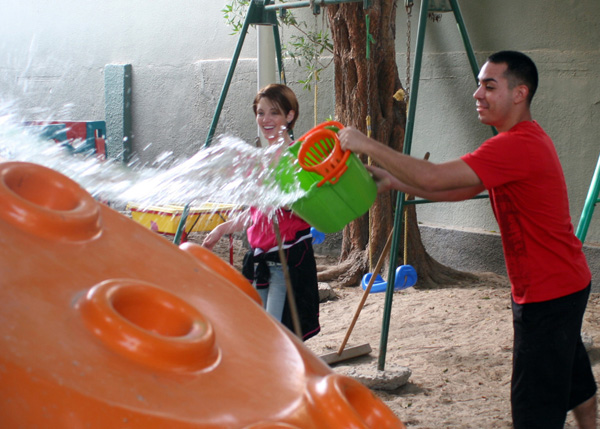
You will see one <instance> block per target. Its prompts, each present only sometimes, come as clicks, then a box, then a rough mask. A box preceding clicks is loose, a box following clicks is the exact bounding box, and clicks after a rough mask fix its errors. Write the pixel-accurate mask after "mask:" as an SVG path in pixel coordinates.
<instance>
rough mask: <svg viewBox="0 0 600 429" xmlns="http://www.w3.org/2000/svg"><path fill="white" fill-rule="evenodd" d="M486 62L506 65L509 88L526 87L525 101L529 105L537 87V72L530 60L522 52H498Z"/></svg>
mask: <svg viewBox="0 0 600 429" xmlns="http://www.w3.org/2000/svg"><path fill="white" fill-rule="evenodd" d="M487 60H488V61H489V62H490V63H494V64H506V65H507V68H506V78H507V79H508V83H509V85H510V87H511V88H514V87H515V86H517V85H525V86H527V88H529V96H528V97H527V101H528V102H529V104H531V100H532V99H533V96H534V95H535V91H536V90H537V87H538V72H537V68H536V66H535V63H534V62H533V61H532V60H531V58H529V57H528V56H527V55H525V54H524V53H522V52H517V51H500V52H496V53H495V54H492V55H490V56H489V57H488V59H487Z"/></svg>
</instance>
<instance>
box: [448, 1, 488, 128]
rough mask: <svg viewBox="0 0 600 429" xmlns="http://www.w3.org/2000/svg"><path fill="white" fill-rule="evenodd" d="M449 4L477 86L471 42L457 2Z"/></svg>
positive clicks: (476, 66)
mask: <svg viewBox="0 0 600 429" xmlns="http://www.w3.org/2000/svg"><path fill="white" fill-rule="evenodd" d="M450 4H451V5H452V11H453V12H454V18H455V19H456V25H457V26H458V31H460V35H461V36H462V40H463V44H464V45H465V50H466V51H467V57H468V58H469V64H471V70H472V71H473V77H475V83H476V84H477V85H479V65H478V64H477V58H475V51H474V50H473V45H471V40H470V39H469V33H468V32H467V27H466V25H465V21H464V20H463V17H462V13H461V11H460V7H459V6H458V0H450ZM490 128H491V129H492V133H493V134H494V135H496V134H498V130H497V129H496V127H490Z"/></svg>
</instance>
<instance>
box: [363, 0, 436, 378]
mask: <svg viewBox="0 0 600 429" xmlns="http://www.w3.org/2000/svg"><path fill="white" fill-rule="evenodd" d="M428 8H429V0H423V1H422V2H421V11H420V15H419V29H418V31H417V46H416V52H415V66H414V72H413V76H414V77H413V83H412V88H410V99H409V101H408V118H407V121H406V129H405V132H404V147H403V149H402V152H403V153H404V154H406V155H410V148H411V144H412V134H413V129H414V121H415V113H416V111H417V95H418V93H419V79H420V76H421V63H422V58H423V46H424V44H425V28H426V26H427V14H428ZM407 60H408V59H407ZM396 197H397V198H396V214H395V216H394V234H393V235H392V249H391V250H390V267H389V272H388V281H387V289H386V291H385V303H384V309H383V326H382V328H381V340H380V342H379V362H378V365H377V369H379V371H383V370H384V369H385V356H386V354H387V343H388V335H389V328H390V316H391V313H392V298H393V295H394V281H395V277H396V276H395V271H396V261H397V260H398V243H399V241H400V235H401V234H402V232H401V231H402V228H401V226H402V219H403V218H404V198H405V195H404V193H403V192H398V193H397V196H396ZM374 275H375V274H374Z"/></svg>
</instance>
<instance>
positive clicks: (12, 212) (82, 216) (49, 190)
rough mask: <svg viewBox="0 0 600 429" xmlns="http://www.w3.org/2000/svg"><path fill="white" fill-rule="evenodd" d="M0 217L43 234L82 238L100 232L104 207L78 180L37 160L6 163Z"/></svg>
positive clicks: (86, 238) (88, 237)
mask: <svg viewBox="0 0 600 429" xmlns="http://www.w3.org/2000/svg"><path fill="white" fill-rule="evenodd" d="M0 182H1V185H2V186H3V188H4V191H5V192H2V193H0V219H2V220H4V221H6V222H8V223H10V224H11V225H13V226H15V227H17V228H20V229H23V230H26V231H29V232H32V233H34V234H36V235H38V236H40V237H44V238H48V239H57V240H69V241H81V240H88V239H91V238H94V237H95V236H96V235H98V234H99V233H100V230H101V226H100V209H99V207H98V205H97V204H96V202H95V201H94V199H93V198H92V197H91V195H89V194H88V193H87V192H86V191H85V190H84V189H82V188H81V187H80V186H79V185H78V184H77V183H75V182H73V181H72V180H70V179H68V178H67V177H65V176H63V175H62V174H60V173H58V172H56V171H54V170H51V169H49V168H46V167H42V166H39V165H35V164H25V163H15V162H7V163H4V165H3V168H2V172H1V174H0Z"/></svg>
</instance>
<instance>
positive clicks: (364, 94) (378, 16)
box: [319, 0, 474, 287]
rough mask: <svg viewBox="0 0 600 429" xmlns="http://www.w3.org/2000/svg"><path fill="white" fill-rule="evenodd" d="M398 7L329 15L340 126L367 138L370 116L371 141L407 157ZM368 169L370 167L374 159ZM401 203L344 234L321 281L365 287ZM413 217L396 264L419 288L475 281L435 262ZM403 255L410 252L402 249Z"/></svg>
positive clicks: (381, 4)
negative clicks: (413, 274) (399, 95)
mask: <svg viewBox="0 0 600 429" xmlns="http://www.w3.org/2000/svg"><path fill="white" fill-rule="evenodd" d="M396 5H397V1H395V0H394V1H390V0H373V1H372V2H371V7H370V8H369V9H367V10H365V9H363V5H362V3H346V4H340V5H335V6H331V5H330V6H328V7H327V11H328V19H329V24H330V28H331V36H332V41H333V46H334V67H335V106H336V107H335V114H336V118H337V120H338V121H339V122H341V123H342V124H345V125H346V126H348V125H352V126H354V127H356V128H358V129H360V130H361V131H363V132H364V133H365V134H366V133H367V121H366V118H367V116H368V115H370V117H371V124H372V126H371V128H372V135H371V137H372V138H373V139H375V140H377V141H379V142H382V143H384V144H387V145H388V146H390V147H393V148H394V149H396V150H398V151H401V150H402V147H403V143H404V129H405V126H406V110H407V106H406V103H405V102H404V101H403V100H396V99H395V98H394V97H393V96H394V94H395V93H396V92H397V91H398V90H399V89H402V84H401V82H400V78H399V75H398V68H397V65H396V49H395V38H396V8H397V7H396ZM367 14H368V15H369V19H370V34H371V35H372V37H373V39H374V41H373V43H371V49H370V50H371V51H370V56H369V58H367V43H366V40H367V31H366V27H367V25H366V18H365V16H366V15H367ZM362 161H363V162H370V161H369V160H367V159H362ZM396 197H397V193H396V192H388V193H382V194H379V195H378V197H377V199H376V201H375V203H374V204H373V206H372V208H371V209H370V211H369V213H368V214H366V215H364V216H362V217H361V218H359V219H357V220H355V221H353V222H351V223H350V224H349V225H347V226H346V227H345V228H344V231H343V239H342V252H341V256H340V261H339V265H338V266H337V267H333V268H331V269H329V270H327V271H324V272H321V273H319V278H320V280H322V281H326V280H336V283H337V284H338V285H340V286H357V285H358V284H360V280H361V278H362V276H363V275H364V274H365V273H366V272H369V271H370V270H372V269H373V267H375V265H376V262H377V260H378V258H379V257H380V256H381V252H382V250H383V247H384V246H385V243H386V240H387V237H388V235H389V233H390V231H391V229H392V228H393V224H394V211H395V206H396V200H395V199H396ZM407 213H408V215H407V218H408V234H407V236H408V242H407V244H408V246H407V248H408V252H407V258H406V259H407V260H406V261H404V260H403V257H404V255H403V252H398V253H399V258H398V261H397V263H398V264H402V263H403V264H410V265H412V266H413V267H414V268H415V270H416V271H417V273H418V277H419V280H418V282H417V286H419V287H432V286H435V285H437V284H442V283H444V284H447V283H452V282H456V281H458V280H463V279H465V278H469V277H473V278H474V276H472V275H470V274H467V273H462V272H458V271H455V270H453V269H450V268H448V267H445V266H443V265H441V264H440V263H438V262H437V261H435V260H434V259H433V258H432V257H431V256H429V254H428V253H427V251H426V250H425V248H424V246H423V243H422V241H421V235H420V232H419V228H418V224H417V220H416V212H415V206H414V205H409V206H408V208H407ZM403 239H404V226H402V240H403ZM400 244H402V242H401V243H400ZM399 248H400V249H403V246H400V247H399ZM385 257H386V258H387V260H386V262H385V265H384V268H383V274H384V277H385V275H386V274H387V272H388V268H389V255H385ZM376 274H377V273H376Z"/></svg>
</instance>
